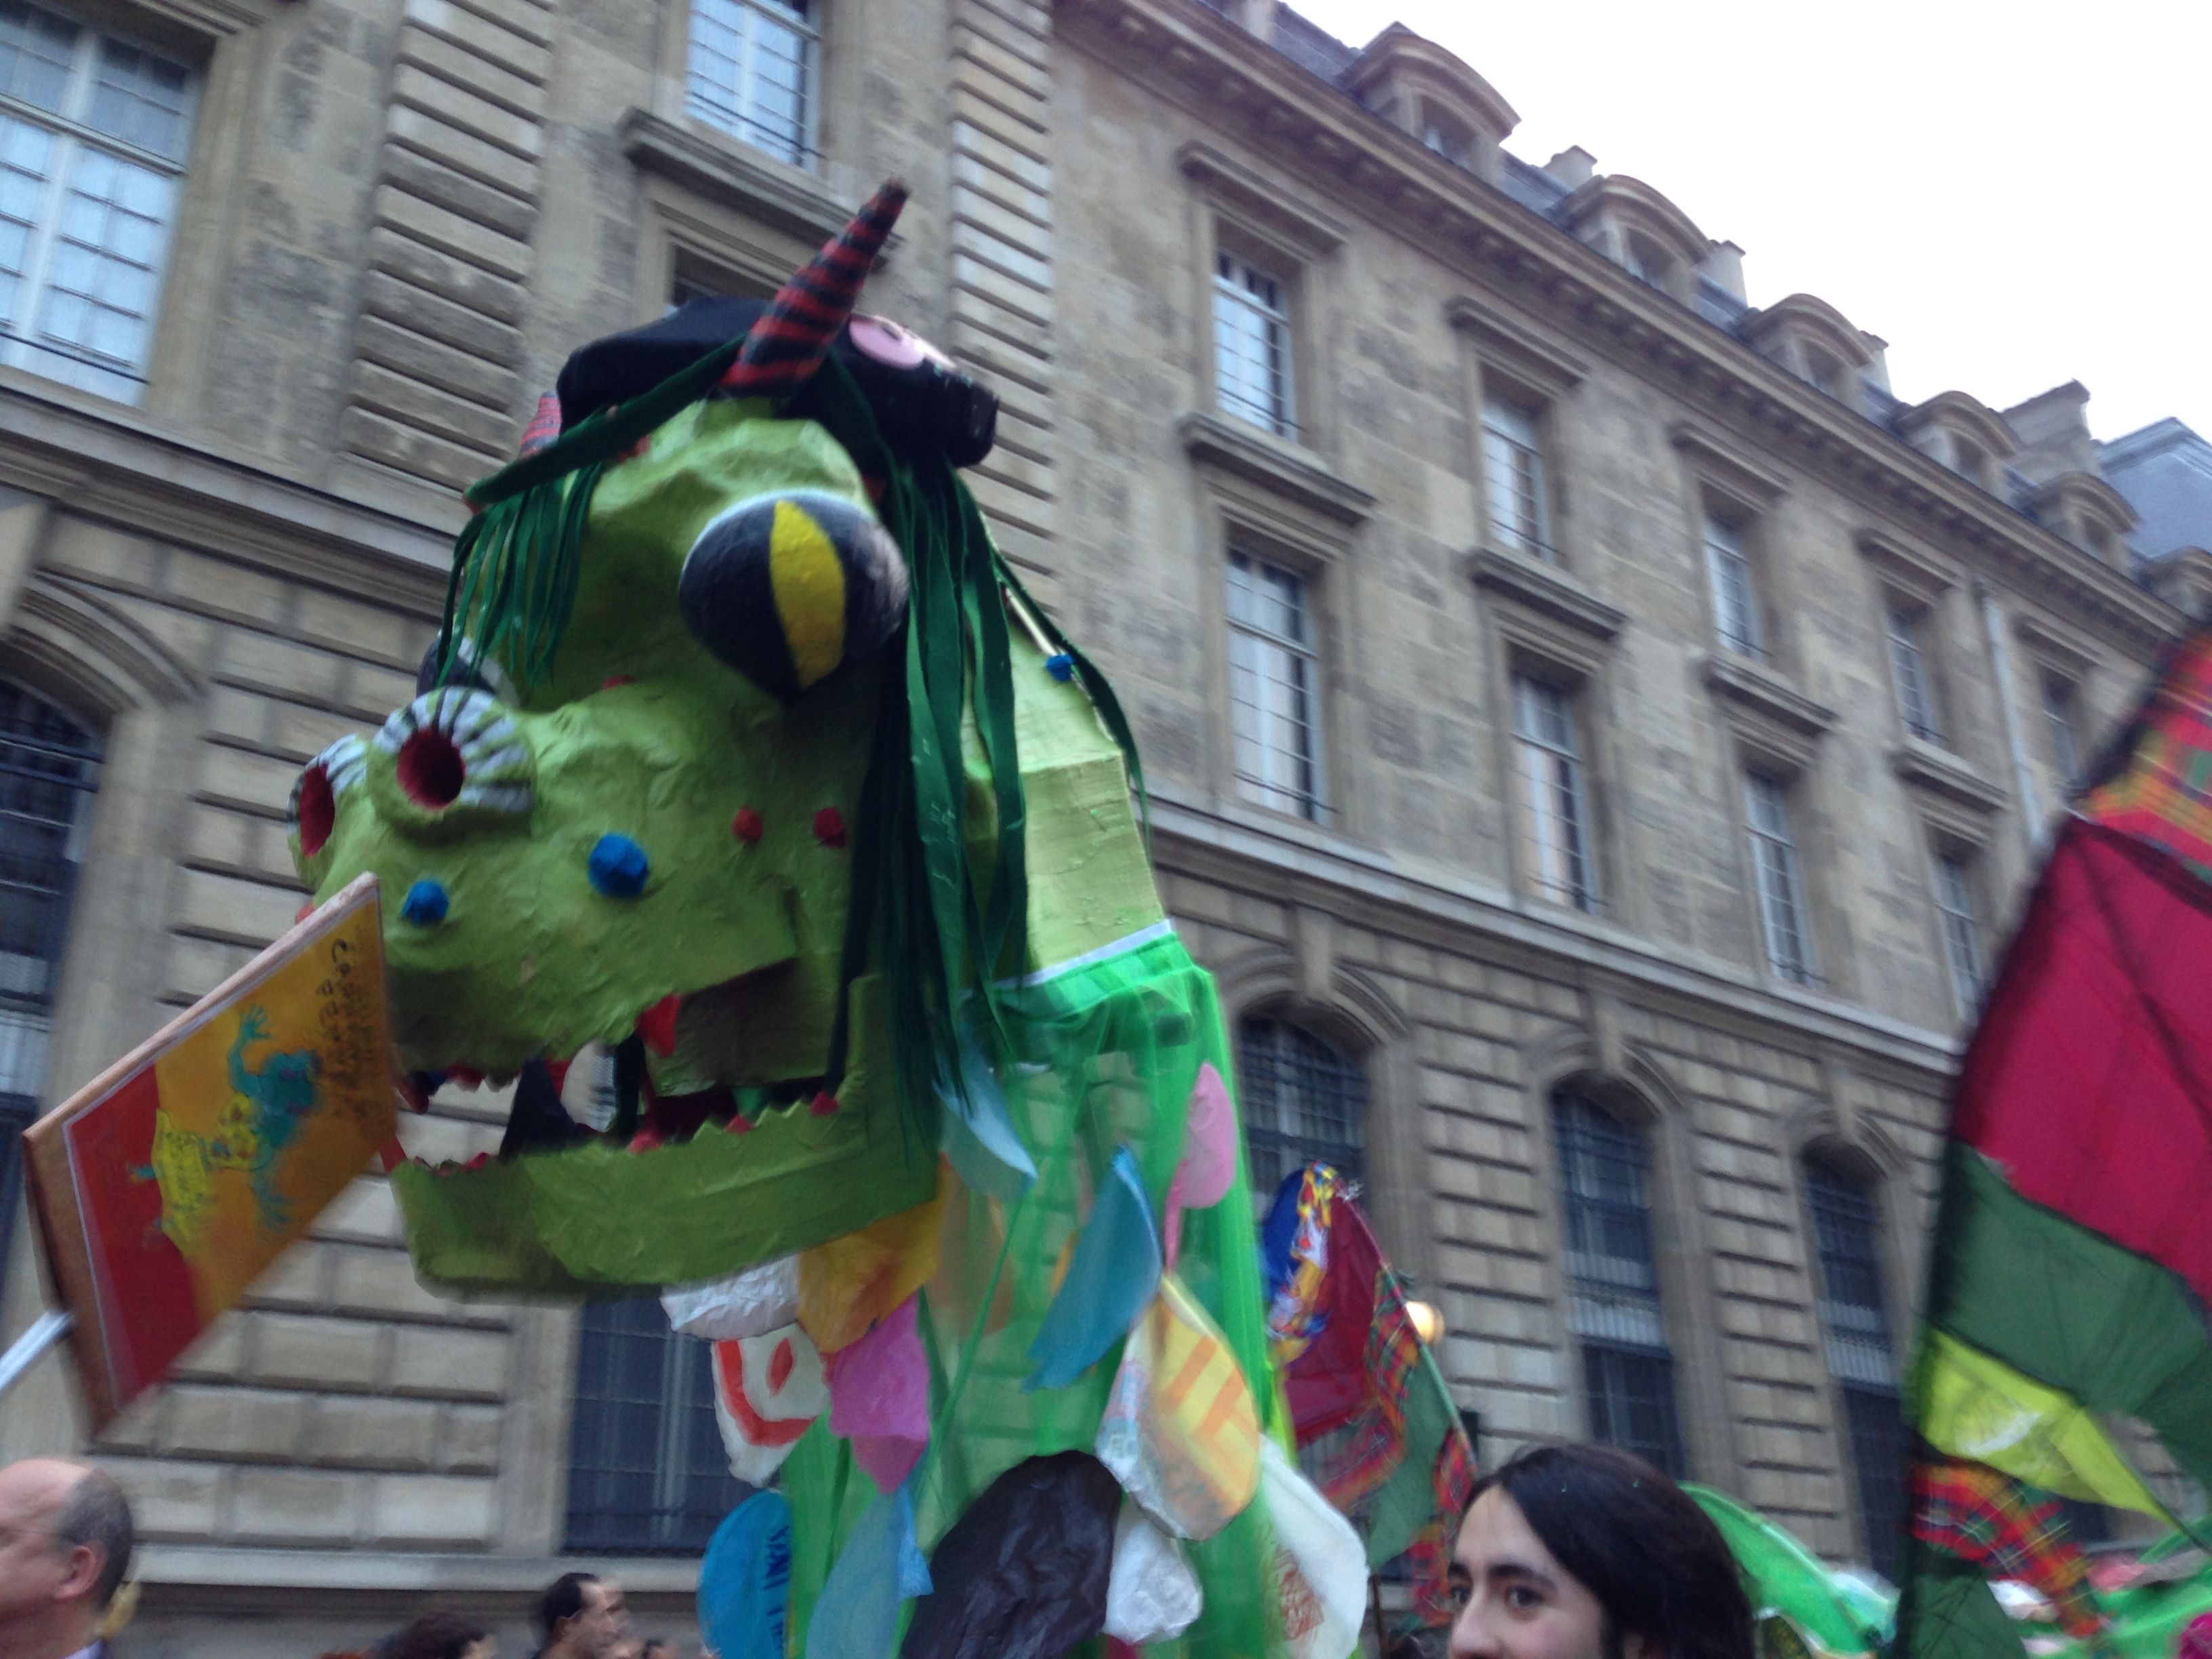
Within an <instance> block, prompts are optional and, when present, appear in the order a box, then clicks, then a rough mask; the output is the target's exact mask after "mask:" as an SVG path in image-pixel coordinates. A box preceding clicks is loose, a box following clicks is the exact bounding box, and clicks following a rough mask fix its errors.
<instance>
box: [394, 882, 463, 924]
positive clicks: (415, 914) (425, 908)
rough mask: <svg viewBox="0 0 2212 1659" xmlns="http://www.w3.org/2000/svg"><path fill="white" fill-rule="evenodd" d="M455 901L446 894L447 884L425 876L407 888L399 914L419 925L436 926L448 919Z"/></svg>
mask: <svg viewBox="0 0 2212 1659" xmlns="http://www.w3.org/2000/svg"><path fill="white" fill-rule="evenodd" d="M452 905H453V901H452V900H451V899H449V898H447V896H446V884H445V883H444V882H442V881H433V880H432V879H431V878H429V877H428V876H425V877H423V878H422V880H420V881H418V882H416V884H414V885H413V886H412V887H410V888H409V889H408V890H407V896H406V897H405V898H404V899H403V900H402V901H400V905H399V914H400V915H403V916H404V917H406V918H407V920H408V921H411V922H413V923H414V924H415V925H416V927H436V926H437V925H438V924H439V923H440V922H441V921H444V920H445V919H446V912H447V910H448V909H449V908H452Z"/></svg>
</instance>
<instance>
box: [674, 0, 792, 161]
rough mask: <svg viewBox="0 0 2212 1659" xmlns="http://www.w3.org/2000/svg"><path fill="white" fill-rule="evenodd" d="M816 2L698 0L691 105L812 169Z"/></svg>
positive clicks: (713, 122) (709, 119)
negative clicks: (811, 140) (811, 138)
mask: <svg viewBox="0 0 2212 1659" xmlns="http://www.w3.org/2000/svg"><path fill="white" fill-rule="evenodd" d="M815 46H816V37H815V26H814V6H813V3H812V0H691V63H690V76H689V77H688V80H687V82H686V85H685V88H684V109H685V111H686V112H688V113H689V114H690V115H691V116H692V117H693V118H695V119H697V120H701V121H704V122H706V123H707V125H709V126H715V127H720V128H721V129H722V131H725V132H730V133H734V134H736V135H737V136H738V137H740V138H742V139H744V141H745V142H746V143H749V144H754V145H757V146H758V147H759V148H760V149H764V150H766V151H767V152H768V153H769V155H773V156H775V158H776V159H777V160H778V161H789V162H790V163H792V164H793V166H794V167H811V166H812V165H813V161H814V155H815V151H814V148H813V145H812V143H811V142H810V135H811V131H812V130H813V122H814V108H813V106H814V54H815Z"/></svg>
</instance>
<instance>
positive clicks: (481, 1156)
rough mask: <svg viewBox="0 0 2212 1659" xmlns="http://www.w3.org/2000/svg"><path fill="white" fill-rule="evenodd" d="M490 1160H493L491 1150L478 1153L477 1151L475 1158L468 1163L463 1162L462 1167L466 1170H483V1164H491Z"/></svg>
mask: <svg viewBox="0 0 2212 1659" xmlns="http://www.w3.org/2000/svg"><path fill="white" fill-rule="evenodd" d="M490 1162H491V1154H490V1153H489V1152H478V1153H477V1155H476V1156H475V1157H474V1158H471V1159H470V1160H469V1161H468V1162H467V1163H465V1164H462V1165H461V1167H462V1168H463V1169H464V1170H481V1169H483V1166H484V1165H485V1164H489V1163H490Z"/></svg>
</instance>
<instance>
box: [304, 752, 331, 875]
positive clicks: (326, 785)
mask: <svg viewBox="0 0 2212 1659" xmlns="http://www.w3.org/2000/svg"><path fill="white" fill-rule="evenodd" d="M337 816H338V801H337V794H336V793H334V792H333V791H332V790H331V774H330V769H329V768H328V767H326V766H325V765H324V764H323V763H321V762H320V761H318V762H316V763H314V764H313V766H310V767H309V768H308V769H307V771H306V772H304V773H302V774H301V778H300V851H301V854H302V855H303V856H305V857H307V858H313V857H314V856H315V854H318V853H319V852H321V851H322V850H323V843H324V842H326V841H328V840H329V839H330V838H331V825H332V824H334V823H337Z"/></svg>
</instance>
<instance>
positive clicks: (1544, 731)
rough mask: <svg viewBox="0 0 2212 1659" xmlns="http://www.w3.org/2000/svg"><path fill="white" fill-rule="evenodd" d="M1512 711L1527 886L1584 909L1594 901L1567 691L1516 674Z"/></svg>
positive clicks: (1584, 805) (1580, 765) (1579, 765)
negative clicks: (1528, 881) (1518, 771)
mask: <svg viewBox="0 0 2212 1659" xmlns="http://www.w3.org/2000/svg"><path fill="white" fill-rule="evenodd" d="M1513 709H1514V715H1513V718H1514V731H1515V735H1516V739H1517V741H1516V745H1515V746H1516V750H1517V753H1518V757H1519V769H1520V793H1521V812H1522V849H1523V854H1524V856H1525V858H1526V860H1527V864H1528V876H1529V880H1530V883H1531V884H1532V885H1533V886H1534V889H1535V890H1536V892H1537V893H1538V894H1539V895H1540V896H1542V897H1544V898H1547V899H1551V900H1553V902H1557V903H1560V904H1571V905H1573V906H1574V907H1575V908H1577V909H1583V910H1587V909H1589V908H1592V906H1593V905H1594V904H1595V902H1596V894H1595V887H1594V884H1593V881H1592V872H1591V867H1590V858H1589V806H1588V804H1587V803H1586V801H1585V800H1584V799H1583V763H1582V760H1581V757H1580V755H1579V753H1578V750H1577V741H1576V735H1575V722H1574V710H1573V704H1572V702H1571V697H1570V694H1569V693H1568V692H1567V691H1566V690H1565V689H1563V688H1562V687H1559V686H1556V685H1552V684H1547V683H1546V682H1545V681H1542V680H1540V679H1537V678H1534V676H1532V675H1527V674H1516V675H1515V676H1514V677H1513Z"/></svg>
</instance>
